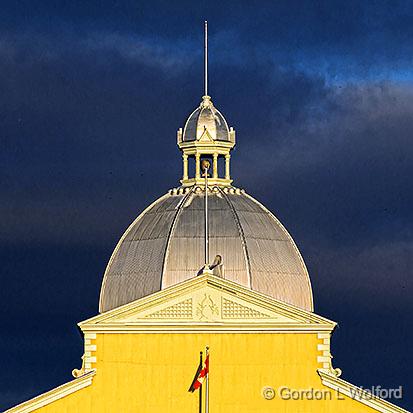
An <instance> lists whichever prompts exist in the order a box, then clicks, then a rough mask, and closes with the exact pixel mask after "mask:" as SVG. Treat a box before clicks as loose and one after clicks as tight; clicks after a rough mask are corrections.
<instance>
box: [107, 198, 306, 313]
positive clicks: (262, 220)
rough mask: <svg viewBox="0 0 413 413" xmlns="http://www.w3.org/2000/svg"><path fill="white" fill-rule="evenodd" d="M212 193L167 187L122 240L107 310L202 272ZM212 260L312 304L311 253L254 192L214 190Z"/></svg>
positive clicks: (255, 283)
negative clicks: (173, 191)
mask: <svg viewBox="0 0 413 413" xmlns="http://www.w3.org/2000/svg"><path fill="white" fill-rule="evenodd" d="M204 201H205V198H204V193H203V192H201V193H190V194H187V195H185V197H184V196H183V195H169V194H168V195H165V196H164V197H162V198H160V199H159V200H158V201H156V202H155V203H154V204H152V205H151V206H150V207H149V208H148V209H147V210H146V211H145V212H144V213H143V214H141V215H140V216H139V217H138V218H137V219H136V220H135V221H134V222H133V224H132V225H131V226H130V227H129V228H128V230H127V231H126V232H125V234H124V236H123V237H122V239H121V240H120V241H119V243H118V245H117V247H116V249H115V251H114V253H113V255H112V258H111V260H110V261H109V264H108V267H107V269H106V272H105V276H104V280H103V283H102V289H101V301H100V311H107V310H110V309H112V308H115V307H119V306H120V305H122V304H126V303H128V302H131V301H134V300H136V299H138V298H141V297H144V296H146V295H149V294H151V293H153V292H156V291H159V290H160V289H162V288H165V287H167V286H170V285H173V284H176V283H179V282H181V281H184V280H187V279H188V278H192V277H194V276H195V275H196V274H197V273H198V271H199V270H200V269H201V267H203V265H204V245H205V244H204V243H205V232H204V231H205V228H204V219H205V218H204ZM208 203H209V235H210V236H209V242H210V262H212V261H213V259H214V257H215V256H216V255H221V256H222V258H223V264H224V277H225V278H227V279H229V280H231V281H234V282H237V283H239V284H241V285H244V286H246V287H250V288H252V289H253V290H255V291H258V292H261V293H263V294H267V295H269V296H271V297H274V298H277V299H279V300H280V301H284V302H287V303H290V304H293V305H295V306H298V307H301V308H304V309H306V310H310V311H312V308H313V306H312V291H311V284H310V280H309V276H308V273H307V269H306V267H305V264H304V261H303V260H302V258H301V255H300V253H299V251H298V249H297V247H296V245H295V244H294V241H293V240H292V238H291V236H290V235H289V234H288V232H287V231H286V230H285V228H284V227H283V226H282V224H281V223H280V222H279V221H278V220H277V219H276V218H275V217H274V216H273V215H272V214H271V213H270V212H269V211H268V210H266V208H265V207H264V206H262V205H261V204H260V203H258V201H256V200H254V199H253V198H251V197H250V196H248V195H246V194H243V193H241V194H228V193H222V192H218V193H216V192H214V193H211V194H210V195H209V196H208Z"/></svg>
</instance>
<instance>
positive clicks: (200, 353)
mask: <svg viewBox="0 0 413 413" xmlns="http://www.w3.org/2000/svg"><path fill="white" fill-rule="evenodd" d="M199 365H200V366H202V351H200V352H199ZM199 413H202V385H201V386H200V387H199Z"/></svg>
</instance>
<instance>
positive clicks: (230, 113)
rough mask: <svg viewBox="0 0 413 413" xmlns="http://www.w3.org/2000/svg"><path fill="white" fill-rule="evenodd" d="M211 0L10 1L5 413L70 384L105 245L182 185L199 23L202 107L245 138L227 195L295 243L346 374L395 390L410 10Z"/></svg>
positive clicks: (4, 160) (407, 217)
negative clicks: (198, 0)
mask: <svg viewBox="0 0 413 413" xmlns="http://www.w3.org/2000/svg"><path fill="white" fill-rule="evenodd" d="M208 4H209V5H208V6H206V5H204V4H200V5H198V6H197V7H196V8H195V9H194V8H193V4H192V3H189V2H188V3H184V2H180V3H179V4H173V5H172V4H170V3H167V2H159V3H157V4H154V3H150V4H149V3H148V4H146V5H142V4H137V3H136V2H125V3H124V4H123V5H120V4H119V3H116V4H114V3H113V2H100V3H99V4H97V3H96V4H95V3H93V2H88V3H87V4H85V3H84V2H81V3H80V2H76V1H72V2H61V4H60V5H59V7H57V5H56V3H55V2H47V1H45V2H41V3H37V4H33V2H18V3H17V2H16V3H14V2H13V3H10V4H5V5H4V8H3V10H2V13H1V16H0V22H1V23H2V32H1V35H0V125H1V131H0V138H1V139H0V145H1V147H0V172H1V175H0V176H1V186H0V197H1V203H0V215H1V217H2V219H1V220H0V242H1V246H2V248H1V262H2V272H1V277H2V283H3V285H5V286H7V288H4V289H3V290H0V303H1V309H2V313H3V314H7V317H5V318H7V319H8V320H7V321H6V320H5V321H4V322H2V325H3V326H4V331H7V332H8V334H7V336H3V340H2V341H1V342H0V350H1V352H2V354H9V355H11V356H10V358H9V359H8V360H6V361H5V363H6V366H5V368H6V369H7V370H8V371H10V372H15V375H14V376H13V377H14V381H15V382H18V383H19V386H18V387H19V389H21V391H20V390H19V391H16V386H15V383H14V382H13V386H11V385H10V382H9V380H5V376H2V377H1V378H0V387H1V388H2V393H1V394H0V401H1V403H0V405H1V407H6V406H8V405H10V404H12V403H16V402H17V401H19V400H21V399H23V398H26V397H29V396H31V395H34V394H36V393H38V392H40V391H44V390H46V389H48V388H51V387H53V386H54V385H56V384H60V383H61V382H63V381H67V380H68V379H70V374H69V373H70V370H71V368H74V367H78V366H79V363H80V356H81V351H82V350H81V339H80V336H79V335H78V334H77V332H76V328H75V323H76V322H78V321H79V320H82V319H85V318H87V317H89V316H92V315H94V314H95V312H96V309H97V300H98V291H99V284H100V280H101V277H102V273H103V271H104V268H105V265H106V262H107V260H108V259H109V256H110V254H111V252H112V250H113V247H114V244H115V242H116V241H117V239H118V238H119V237H120V235H121V233H122V231H123V230H124V229H125V228H126V226H127V225H128V224H129V223H130V222H131V221H132V219H134V217H136V216H137V214H138V213H139V212H140V211H141V210H142V209H143V208H144V207H146V206H147V205H148V204H149V203H150V202H152V201H153V200H154V199H155V198H156V197H157V196H159V195H161V194H162V193H163V192H165V191H166V190H167V189H169V188H170V187H172V186H176V185H178V181H179V178H180V171H181V161H180V155H179V152H178V149H177V147H176V130H177V129H178V128H179V127H182V126H183V124H184V121H185V119H186V117H187V116H188V114H189V113H190V111H191V110H192V109H194V108H195V106H196V105H198V103H199V100H200V96H201V95H202V48H201V42H202V39H201V37H202V33H201V32H202V21H203V20H204V18H205V17H207V18H208V19H209V20H210V33H211V39H210V50H211V56H210V90H211V94H212V97H213V100H214V103H216V105H217V107H218V108H219V109H220V110H221V111H222V112H223V113H224V115H225V116H226V118H227V120H228V121H229V123H230V125H232V126H234V127H235V129H236V131H237V149H236V151H235V152H234V155H233V158H232V160H233V161H232V167H233V177H234V178H235V182H234V183H235V185H239V186H242V187H245V188H246V190H247V191H248V192H250V193H251V194H252V195H254V196H256V197H257V198H258V199H259V200H261V201H262V202H263V203H264V204H265V205H266V206H268V207H269V209H271V210H272V211H274V212H275V214H276V215H277V216H278V217H279V218H280V219H281V221H282V222H283V223H284V224H285V225H286V227H287V229H289V230H290V231H291V233H292V235H293V237H294V239H295V240H296V241H297V243H298V246H299V248H300V250H301V251H302V253H303V256H304V258H305V260H306V263H307V265H308V267H309V270H310V275H311V279H312V282H313V287H314V292H315V304H316V309H317V311H318V312H319V313H320V314H322V315H326V316H328V317H330V318H332V319H335V320H337V321H339V322H340V325H341V327H340V328H339V330H338V331H337V333H336V335H335V337H337V339H336V342H335V344H334V345H335V347H334V348H335V354H336V359H335V360H337V361H338V363H339V364H338V366H339V367H344V370H345V373H346V375H345V377H346V378H349V379H353V380H354V381H355V382H356V383H358V384H364V385H367V384H369V383H370V381H371V380H373V379H376V381H373V382H372V383H371V384H383V383H384V384H385V383H387V382H386V380H389V382H388V386H389V387H391V386H392V385H395V384H396V385H398V384H399V382H400V383H401V382H402V381H403V380H404V381H403V383H406V380H407V379H406V377H408V373H407V372H405V371H403V367H402V366H407V365H408V363H407V361H406V360H405V359H404V358H403V357H405V356H403V354H405V353H406V351H405V350H406V349H403V348H402V347H403V344H400V345H399V347H400V348H399V350H400V351H399V352H398V353H399V355H398V356H397V360H396V361H394V356H391V357H390V356H386V355H387V352H388V349H389V348H392V354H394V352H397V348H395V347H391V346H396V347H397V345H398V344H397V343H398V342H399V341H400V342H402V341H409V340H410V339H411V337H410V336H409V334H410V335H411V333H409V332H408V331H406V329H403V328H402V330H401V331H398V332H396V331H393V330H392V328H393V329H395V328H396V327H395V326H394V321H393V320H392V319H391V316H390V315H391V314H393V315H394V317H396V318H397V319H398V321H399V323H400V325H401V326H405V325H407V323H408V319H409V316H408V314H409V313H410V314H411V294H412V292H413V291H412V282H411V278H412V268H413V263H412V258H411V257H412V252H413V251H412V249H413V239H412V238H413V233H412V231H413V228H412V227H413V224H412V222H413V219H412V218H413V216H412V214H413V213H412V210H411V204H412V201H413V199H412V197H413V195H412V191H411V184H410V177H411V176H412V173H413V170H412V169H413V143H412V142H411V137H412V136H413V109H412V108H413V86H412V83H411V80H412V74H411V69H410V65H411V61H410V56H412V53H413V50H412V47H413V46H412V42H411V40H410V38H411V35H412V34H413V33H412V27H413V25H412V24H411V23H412V18H413V17H412V14H413V7H411V6H409V5H408V3H404V2H391V3H390V2H374V7H373V5H372V4H367V3H366V2H346V3H345V4H343V3H341V2H340V3H339V2H337V3H336V2H317V3H316V4H315V3H314V2H294V1H289V2H275V3H271V4H270V3H265V4H264V3H262V4H254V5H253V4H252V3H251V4H250V5H245V4H241V3H240V2H234V3H232V4H229V3H228V4H220V5H219V7H218V5H216V4H212V3H208ZM189 11H190V12H191V13H189ZM22 303H24V306H23V305H22ZM27 314H30V317H28V315H27ZM406 314H407V315H406ZM9 315H10V317H9ZM377 320H381V322H382V324H379V322H378V321H377ZM23 324H24V325H25V331H23V332H22V331H21V329H18V328H16V326H18V325H23ZM57 325H59V327H56V326H57ZM366 325H369V326H370V327H369V328H370V330H368V331H369V333H368V334H367V336H369V335H370V336H371V337H370V336H369V337H367V336H366V331H367V330H366ZM50 326H54V328H51V327H50ZM383 326H384V327H383ZM383 328H385V330H386V331H392V332H394V334H400V340H399V339H398V338H394V340H392V342H391V343H390V338H389V337H387V333H386V332H384V333H383V331H382V330H381V329H383ZM36 332H41V334H36ZM392 337H396V336H392ZM367 338H369V340H368V339H367ZM370 338H371V339H372V340H370ZM354 340H357V341H358V345H359V346H360V348H359V350H360V353H359V354H354V353H353V352H352V351H349V350H348V349H349V348H352V347H354ZM50 342H52V343H54V345H53V346H52V347H53V348H52V349H50V345H49V343H50ZM371 342H375V343H377V344H376V346H377V352H372V351H371V347H370V346H371ZM16 348H18V352H17V350H15V349H16ZM370 353H371V356H370V355H369V354H370ZM402 353H403V354H402ZM22 354H26V355H27V356H26V358H24V359H22V357H23V356H22ZM373 356H374V357H373ZM377 358H379V359H380V358H381V360H380V361H381V362H380V363H377ZM44 360H49V361H50V363H49V364H50V365H49V368H48V369H44ZM396 362H397V365H399V366H400V368H398V369H396V370H397V371H398V372H400V374H399V375H397V373H392V374H393V377H390V378H389V377H387V373H388V372H389V371H394V370H395V368H394V365H393V366H392V363H396ZM363 363H364V364H363ZM378 364H380V366H383V369H382V370H383V371H378V370H377V369H376V370H374V369H375V366H377V365H378ZM360 365H365V366H366V368H365V369H364V372H360V374H359V373H358V372H359V371H360ZM369 371H374V375H370V376H369V375H368V373H367V372H369ZM383 374H385V375H386V377H385V376H383ZM372 378H373V379H372ZM390 379H391V381H390ZM2 380H3V381H2ZM408 384H409V383H406V386H407V385H408ZM25 386H26V387H25ZM406 388H407V387H406ZM406 400H407V399H406ZM406 403H407V401H405V405H406Z"/></svg>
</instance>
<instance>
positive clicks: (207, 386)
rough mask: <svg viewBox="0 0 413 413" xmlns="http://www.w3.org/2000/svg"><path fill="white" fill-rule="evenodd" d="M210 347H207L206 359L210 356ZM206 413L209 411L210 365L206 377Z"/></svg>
mask: <svg viewBox="0 0 413 413" xmlns="http://www.w3.org/2000/svg"><path fill="white" fill-rule="evenodd" d="M208 350H209V347H208V346H207V347H206V349H205V359H206V358H207V357H208V354H209V353H208ZM205 413H209V367H208V372H207V375H206V378H205Z"/></svg>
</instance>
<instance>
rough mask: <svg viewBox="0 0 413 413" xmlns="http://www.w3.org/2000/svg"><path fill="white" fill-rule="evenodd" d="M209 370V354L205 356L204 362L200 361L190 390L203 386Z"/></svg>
mask: <svg viewBox="0 0 413 413" xmlns="http://www.w3.org/2000/svg"><path fill="white" fill-rule="evenodd" d="M208 372H209V354H208V355H207V356H206V357H205V361H204V363H199V366H198V369H197V371H196V373H195V377H194V380H193V381H192V384H191V387H190V388H189V390H188V391H190V392H191V393H193V392H194V391H195V390H197V389H199V388H200V387H201V386H202V383H203V382H204V381H205V379H206V377H207V374H208Z"/></svg>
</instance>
